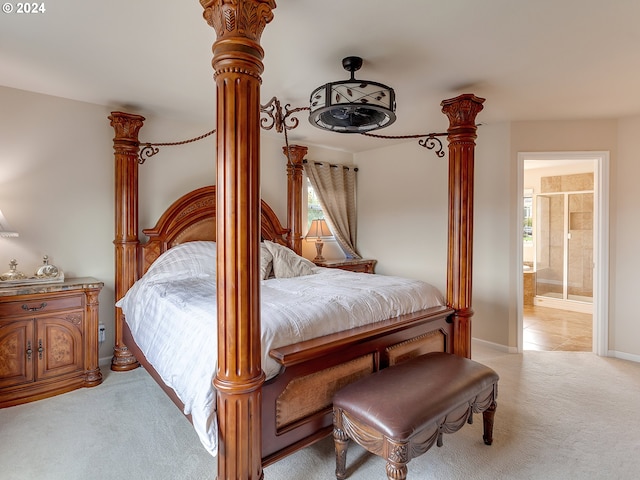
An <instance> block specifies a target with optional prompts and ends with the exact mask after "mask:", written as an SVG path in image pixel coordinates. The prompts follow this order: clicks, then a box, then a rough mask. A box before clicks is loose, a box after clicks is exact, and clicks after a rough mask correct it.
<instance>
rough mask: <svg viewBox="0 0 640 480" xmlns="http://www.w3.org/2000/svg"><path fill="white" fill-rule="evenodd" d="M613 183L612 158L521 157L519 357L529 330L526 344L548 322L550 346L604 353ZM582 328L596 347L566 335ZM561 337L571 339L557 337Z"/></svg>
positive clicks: (602, 154) (579, 155)
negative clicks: (611, 181)
mask: <svg viewBox="0 0 640 480" xmlns="http://www.w3.org/2000/svg"><path fill="white" fill-rule="evenodd" d="M608 178H609V154H608V152H542V153H541V152H535V153H532V152H521V153H518V192H519V193H520V195H519V199H520V205H519V208H518V217H519V218H518V220H519V221H518V225H519V226H522V227H521V230H520V232H519V235H518V237H519V238H518V246H517V249H516V250H517V252H518V260H517V262H516V263H517V269H518V274H517V275H518V277H517V278H518V279H519V281H518V285H519V288H518V294H519V295H518V297H519V299H518V307H517V319H518V320H517V330H518V351H519V352H522V351H523V350H524V348H525V342H524V330H525V328H527V339H529V338H530V336H531V334H532V332H533V333H534V334H537V335H542V327H543V326H544V325H545V322H546V327H544V328H547V329H548V330H550V331H554V332H556V333H555V334H553V337H554V338H551V340H550V342H555V343H558V342H559V343H562V342H563V341H566V340H570V341H566V343H565V345H567V348H566V349H573V350H576V349H587V350H589V351H593V352H595V353H597V354H598V355H606V353H607V349H608V335H607V328H608V319H607V312H608V297H607V291H608V216H607V215H606V212H607V211H608V183H609V182H608ZM525 316H526V319H527V325H526V326H525V321H524V319H525ZM545 319H546V320H545ZM543 320H544V321H543ZM532 322H533V323H534V324H535V325H534V327H532V328H531V329H529V328H530V326H531V325H532ZM585 322H589V323H585ZM585 324H586V325H587V328H586V329H587V330H588V329H589V328H588V327H589V324H590V327H591V328H590V330H591V342H590V344H591V345H590V346H591V348H586V347H584V336H583V338H580V335H579V332H578V333H576V332H575V331H573V333H572V332H570V331H568V330H569V329H570V328H578V329H579V328H583V329H585ZM549 326H550V327H551V328H548V327H549ZM533 328H535V329H537V330H535V331H534V330H533ZM563 333H564V334H565V335H567V336H568V337H573V338H572V339H569V338H567V339H562V338H559V337H560V335H561V334H563ZM581 342H582V347H580V348H578V347H576V345H577V344H580V343H581ZM527 345H528V346H531V344H527ZM534 348H535V347H534ZM561 348H562V346H559V347H558V348H557V349H561ZM536 349H541V350H547V349H548V350H551V349H553V348H536Z"/></svg>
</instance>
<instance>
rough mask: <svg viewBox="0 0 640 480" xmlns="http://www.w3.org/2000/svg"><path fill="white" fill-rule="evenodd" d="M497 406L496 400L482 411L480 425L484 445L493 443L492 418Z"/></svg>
mask: <svg viewBox="0 0 640 480" xmlns="http://www.w3.org/2000/svg"><path fill="white" fill-rule="evenodd" d="M497 406H498V405H497V404H496V402H493V403H492V404H491V405H490V406H489V408H487V409H486V410H485V411H484V412H482V425H483V428H484V435H482V439H483V440H484V443H485V445H491V444H492V443H493V418H494V416H495V414H496V407H497Z"/></svg>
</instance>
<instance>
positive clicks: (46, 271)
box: [36, 255, 60, 278]
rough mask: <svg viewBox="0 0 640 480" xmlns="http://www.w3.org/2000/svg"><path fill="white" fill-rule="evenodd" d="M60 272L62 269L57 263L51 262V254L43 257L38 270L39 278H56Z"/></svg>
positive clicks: (37, 275)
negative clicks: (52, 263)
mask: <svg viewBox="0 0 640 480" xmlns="http://www.w3.org/2000/svg"><path fill="white" fill-rule="evenodd" d="M59 274H60V270H59V269H58V267H56V266H55V265H51V264H50V263H49V256H48V255H45V256H44V257H42V265H41V266H40V268H38V270H36V277H37V278H55V277H57V276H58V275H59Z"/></svg>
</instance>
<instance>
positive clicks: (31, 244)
mask: <svg viewBox="0 0 640 480" xmlns="http://www.w3.org/2000/svg"><path fill="white" fill-rule="evenodd" d="M0 105H2V109H1V113H0V209H2V211H3V213H4V214H5V216H6V217H7V219H8V221H9V222H10V223H11V225H12V226H13V227H14V228H15V229H16V230H17V231H18V232H19V234H20V236H19V237H18V238H0V268H2V269H3V270H2V271H3V272H4V271H6V270H7V269H8V266H7V264H8V263H9V260H10V259H12V258H15V259H16V260H17V261H18V268H19V269H20V270H21V271H23V272H24V273H29V274H30V273H33V272H34V271H35V269H36V267H37V266H38V265H39V264H41V263H42V255H43V254H48V255H49V258H50V263H53V264H55V265H57V266H58V267H60V268H61V269H62V270H63V271H64V272H65V275H66V276H69V277H79V276H92V277H95V278H97V279H98V280H101V281H104V282H105V288H104V289H103V291H102V293H101V295H100V301H101V305H100V318H101V320H103V319H106V320H108V321H109V323H111V324H112V323H113V307H112V305H113V244H112V242H113V217H114V208H113V200H112V199H113V168H112V164H113V160H112V158H113V154H112V153H111V152H112V151H113V148H112V146H111V145H112V142H111V138H112V137H113V130H112V128H111V127H110V126H109V121H108V120H107V115H108V111H107V110H106V109H105V108H103V107H99V106H95V105H90V104H86V103H80V102H69V101H67V100H62V99H59V98H55V97H48V96H44V95H37V94H32V93H27V92H23V91H20V90H13V89H8V88H3V87H0ZM110 157H111V158H110ZM110 330H111V332H112V331H113V328H110ZM109 343H110V344H111V345H113V342H112V340H111V341H110V342H109ZM106 352H107V349H103V350H102V351H101V352H100V353H101V355H105V354H106Z"/></svg>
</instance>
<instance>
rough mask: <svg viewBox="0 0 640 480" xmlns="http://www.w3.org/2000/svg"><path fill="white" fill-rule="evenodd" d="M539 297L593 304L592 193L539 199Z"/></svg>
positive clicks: (564, 194)
mask: <svg viewBox="0 0 640 480" xmlns="http://www.w3.org/2000/svg"><path fill="white" fill-rule="evenodd" d="M535 244H536V295H537V296H541V297H548V298H555V299H560V300H573V301H580V302H588V303H592V302H593V193H557V194H542V195H538V196H537V197H536V238H535Z"/></svg>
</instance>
